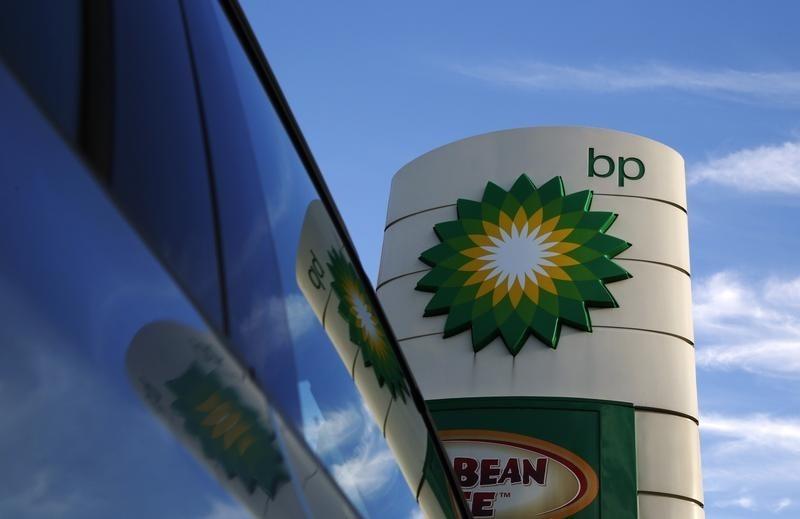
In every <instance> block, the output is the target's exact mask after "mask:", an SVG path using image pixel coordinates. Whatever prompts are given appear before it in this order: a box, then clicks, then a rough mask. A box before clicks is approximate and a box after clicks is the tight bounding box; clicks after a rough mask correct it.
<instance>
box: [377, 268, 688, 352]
mask: <svg viewBox="0 0 800 519" xmlns="http://www.w3.org/2000/svg"><path fill="white" fill-rule="evenodd" d="M618 263H619V264H620V265H621V266H622V267H623V268H625V269H626V270H627V271H628V272H630V273H631V274H632V275H633V278H631V279H626V280H623V281H617V282H614V283H609V284H608V288H609V290H610V291H611V293H612V294H613V295H614V297H615V298H616V300H617V302H618V303H619V308H591V309H590V310H589V314H590V316H591V319H592V325H593V326H615V327H623V328H639V329H645V330H650V331H656V332H662V333H669V334H673V335H676V336H678V337H682V338H684V339H687V340H689V341H693V340H694V333H693V330H692V314H691V300H692V293H691V282H690V280H689V277H688V276H687V275H686V274H684V273H682V272H679V271H677V270H675V269H673V268H671V267H667V266H664V265H655V264H652V263H643V262H639V261H629V260H619V261H618ZM423 275H424V272H423V273H418V274H413V275H409V276H404V277H401V278H398V279H395V280H393V281H390V282H388V283H386V284H384V285H382V286H381V287H380V288H379V289H378V297H379V298H380V301H381V304H382V305H383V307H384V310H385V311H386V315H387V316H388V318H389V321H390V323H391V325H392V328H393V329H394V332H395V335H396V336H397V338H398V339H405V338H408V337H416V336H419V335H425V334H435V333H442V331H443V330H444V323H445V321H446V319H447V316H446V315H440V316H434V317H423V313H424V310H425V306H426V305H427V304H428V301H430V299H431V297H432V296H433V294H432V293H428V292H420V291H418V290H416V289H415V288H414V287H415V286H416V284H417V281H419V279H421V278H422V276H423ZM565 328H567V327H566V326H565V327H564V329H565ZM463 333H465V334H468V333H469V332H463ZM529 340H530V341H533V340H534V339H529Z"/></svg>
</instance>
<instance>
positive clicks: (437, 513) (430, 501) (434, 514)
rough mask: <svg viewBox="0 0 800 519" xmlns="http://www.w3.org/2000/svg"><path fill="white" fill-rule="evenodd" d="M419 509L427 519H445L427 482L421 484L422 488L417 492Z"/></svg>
mask: <svg viewBox="0 0 800 519" xmlns="http://www.w3.org/2000/svg"><path fill="white" fill-rule="evenodd" d="M419 507H420V508H421V509H422V513H424V514H425V517H426V518H427V519H445V518H446V517H447V515H445V513H444V510H442V507H441V505H440V504H439V501H438V500H437V499H436V494H434V493H433V489H432V488H431V486H430V485H429V484H428V482H427V481H425V482H424V483H423V484H422V488H420V490H419ZM454 508H455V507H454Z"/></svg>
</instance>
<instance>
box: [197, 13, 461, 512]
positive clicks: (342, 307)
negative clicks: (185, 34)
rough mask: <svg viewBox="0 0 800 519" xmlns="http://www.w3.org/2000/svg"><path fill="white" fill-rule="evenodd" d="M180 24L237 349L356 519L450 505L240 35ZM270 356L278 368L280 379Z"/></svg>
mask: <svg viewBox="0 0 800 519" xmlns="http://www.w3.org/2000/svg"><path fill="white" fill-rule="evenodd" d="M187 14H188V16H187V18H188V20H189V28H190V35H191V37H190V40H191V45H192V48H193V50H194V52H195V55H196V59H197V65H198V77H199V78H200V91H201V95H202V98H203V101H204V104H203V106H204V110H205V114H206V121H207V124H208V130H209V136H210V142H211V150H212V153H211V155H212V157H214V167H213V169H214V176H215V185H216V192H217V194H218V196H219V200H218V203H219V208H220V221H221V227H222V236H223V240H222V242H223V248H224V251H225V254H224V259H225V261H224V263H225V271H226V284H227V286H228V290H229V292H228V293H229V315H230V323H231V336H232V339H233V345H234V347H235V348H237V349H239V350H240V351H241V352H242V354H243V356H244V357H245V359H246V361H247V362H248V363H249V364H250V365H251V367H252V369H253V371H254V372H255V373H256V374H257V376H258V378H259V381H260V383H262V384H263V385H264V387H267V388H269V391H270V392H271V393H273V392H274V393H275V394H276V395H277V396H278V400H277V401H276V404H278V405H281V406H282V409H284V410H285V413H284V414H285V416H286V417H287V418H288V419H291V420H294V423H295V425H296V426H297V427H298V429H300V430H302V431H303V434H304V436H305V438H306V441H307V442H308V443H309V445H310V446H311V447H312V449H314V450H315V452H316V453H317V455H318V456H319V457H320V459H321V460H322V461H323V463H325V464H326V465H327V466H328V467H329V469H330V470H331V472H332V474H333V475H334V477H336V478H337V480H338V481H339V482H340V484H342V485H343V487H344V490H345V492H347V494H348V496H350V497H351V499H352V500H353V503H354V505H355V506H356V507H357V508H358V509H359V510H360V511H361V512H362V513H363V514H364V515H365V516H368V517H379V516H380V517H407V516H408V515H411V514H414V513H417V506H418V505H417V503H416V496H417V494H418V490H419V489H421V488H424V489H425V491H424V492H425V495H428V494H430V495H431V496H432V497H431V499H429V500H427V502H428V503H432V508H436V507H437V506H439V505H438V503H439V501H437V499H438V498H437V497H435V496H434V494H436V492H438V495H439V496H440V497H441V502H443V503H445V506H446V507H448V508H449V505H450V503H449V501H448V499H449V497H448V496H447V492H448V487H447V484H446V483H445V479H444V472H442V471H440V470H438V469H440V468H441V467H440V466H439V465H438V458H436V457H435V456H434V455H433V454H432V453H431V451H430V449H431V445H430V437H429V435H428V430H427V428H426V426H425V423H424V421H423V420H422V417H421V414H420V413H419V411H418V410H417V409H416V407H415V405H414V404H413V402H412V399H411V398H410V392H409V389H408V383H407V381H406V380H405V378H404V373H403V371H402V369H401V368H400V366H399V363H398V361H397V358H396V357H395V356H394V355H395V353H394V350H393V348H392V347H391V345H390V344H389V342H388V339H387V336H386V333H385V331H384V330H383V323H382V322H380V320H379V319H378V318H377V316H376V313H375V312H374V309H372V308H371V306H370V302H369V301H370V300H369V298H368V297H367V296H366V291H367V286H366V285H365V284H364V280H362V279H361V278H360V277H359V275H358V274H357V273H356V270H355V269H354V267H353V261H352V259H351V258H350V257H349V256H348V254H347V252H346V250H345V248H344V244H343V242H342V240H341V238H340V237H339V234H338V232H337V230H336V228H335V226H334V225H333V223H332V221H331V218H330V216H329V215H328V212H327V209H326V208H325V206H324V204H323V202H322V201H321V200H320V198H319V195H318V194H317V192H316V190H315V188H314V186H313V184H312V183H311V180H310V178H309V176H308V173H307V171H306V169H305V166H304V165H303V163H302V161H301V159H300V157H299V155H298V153H297V151H296V149H295V148H294V145H293V143H292V142H291V139H290V138H289V136H288V134H287V133H286V130H285V129H284V127H283V124H282V122H281V120H280V118H279V117H278V115H277V113H276V111H275V109H274V108H273V106H272V103H271V102H270V99H269V97H268V96H267V94H266V92H265V90H264V87H263V85H262V83H261V81H260V79H259V77H258V75H257V74H256V72H255V70H254V69H253V66H252V64H251V62H250V61H249V59H248V56H247V54H246V53H245V52H244V49H243V48H242V46H241V44H240V42H239V40H238V38H237V35H236V34H235V32H234V30H233V28H232V26H231V25H230V23H229V22H228V19H227V17H226V16H225V14H224V12H223V11H222V9H221V8H220V7H219V6H218V5H216V4H214V5H205V4H191V6H190V7H189V4H187ZM199 35H202V36H199ZM269 359H280V365H281V366H282V368H283V369H282V371H281V372H280V373H278V372H276V371H275V370H274V368H273V366H274V365H275V362H270V361H269ZM289 363H291V365H292V366H293V370H291V371H290V370H289V369H287V367H286V366H288V365H289ZM428 465H429V466H430V467H431V468H430V469H426V466H428ZM437 478H438V479H437ZM440 483H441V484H440ZM434 488H435V489H436V492H434V491H433V489H434ZM420 494H422V492H420ZM421 504H423V506H425V504H424V503H421ZM439 512H440V513H439V514H435V515H441V510H439Z"/></svg>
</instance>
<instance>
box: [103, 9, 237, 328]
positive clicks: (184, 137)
mask: <svg viewBox="0 0 800 519" xmlns="http://www.w3.org/2000/svg"><path fill="white" fill-rule="evenodd" d="M113 17H114V21H113V25H114V42H113V48H114V70H115V76H114V85H115V91H114V111H113V129H112V133H113V150H114V151H113V156H112V168H111V171H110V174H109V184H110V188H111V191H112V194H113V195H114V197H115V198H116V199H117V200H119V202H120V204H121V205H122V207H123V209H124V210H125V211H126V212H127V213H128V215H129V217H130V218H131V219H132V220H133V222H134V223H135V224H136V225H137V227H139V228H140V229H141V230H142V231H143V232H144V234H145V236H146V237H147V238H148V239H149V240H150V242H151V245H152V246H153V247H154V248H155V250H156V252H157V253H158V254H159V255H160V256H161V258H162V259H163V261H164V262H165V263H166V264H167V265H168V266H169V267H170V268H171V269H172V270H173V272H174V273H175V275H176V276H177V277H178V279H179V280H180V281H182V282H183V284H184V286H185V287H186V289H187V290H188V291H189V293H190V295H192V296H193V298H195V299H196V301H197V302H198V304H199V305H200V307H201V308H202V309H203V310H204V311H205V312H206V314H207V315H208V316H209V318H210V319H211V320H212V321H213V323H214V324H215V325H216V326H217V327H218V328H219V329H222V320H223V318H222V307H221V304H222V303H221V289H220V284H219V283H220V282H219V277H218V267H217V256H216V242H215V234H214V221H213V217H214V215H213V208H212V203H211V192H210V189H211V188H210V185H209V178H208V171H207V167H208V164H207V162H206V150H205V147H204V141H203V128H202V126H201V117H200V113H199V111H198V100H197V96H196V94H195V88H194V79H193V75H192V66H191V61H190V56H189V52H188V48H187V45H186V37H185V33H184V27H183V21H182V17H181V7H180V4H179V3H178V2H164V1H162V0H141V1H137V2H127V1H117V2H114V4H113Z"/></svg>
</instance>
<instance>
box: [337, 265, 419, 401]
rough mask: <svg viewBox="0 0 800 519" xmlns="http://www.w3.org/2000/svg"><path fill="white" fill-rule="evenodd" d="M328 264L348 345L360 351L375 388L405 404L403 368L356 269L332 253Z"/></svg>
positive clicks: (405, 387)
mask: <svg viewBox="0 0 800 519" xmlns="http://www.w3.org/2000/svg"><path fill="white" fill-rule="evenodd" d="M328 260H329V262H328V269H330V271H331V274H332V275H333V281H332V282H331V287H332V288H333V291H334V292H335V293H336V295H337V296H338V298H339V307H338V311H339V315H341V316H342V317H343V318H344V320H345V321H347V323H348V325H349V329H350V341H351V342H352V343H353V344H355V345H356V346H358V348H359V350H360V351H361V357H362V358H363V359H364V365H365V366H371V367H372V369H373V371H374V372H375V376H376V377H377V378H378V384H379V385H381V386H383V385H384V384H386V386H388V388H389V391H390V392H391V393H392V398H397V397H398V396H399V397H401V398H402V399H403V401H405V399H406V397H405V395H406V394H408V386H407V385H406V380H405V377H404V376H403V371H402V368H401V367H400V363H399V361H398V360H397V357H396V356H395V354H394V350H392V347H391V345H390V344H389V339H388V337H387V336H386V332H385V331H384V329H383V326H382V325H381V323H380V320H379V319H378V316H377V315H375V311H374V309H373V308H372V304H371V303H370V301H369V298H368V297H367V293H366V291H365V290H364V285H363V284H362V283H361V280H360V278H359V277H358V275H357V274H356V271H355V268H354V267H353V265H352V263H350V262H349V261H348V260H347V259H346V258H345V256H344V255H343V254H341V253H339V252H338V251H337V250H335V249H331V250H330V251H328Z"/></svg>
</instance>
